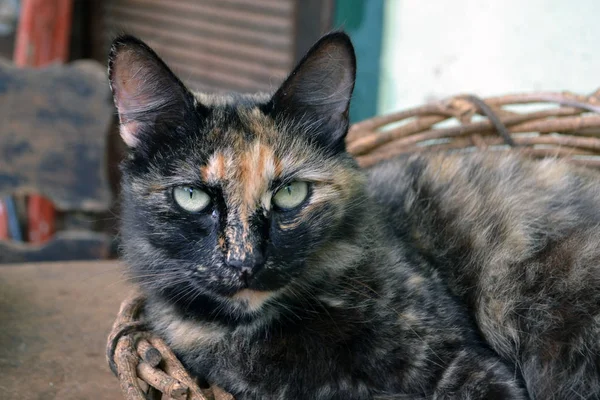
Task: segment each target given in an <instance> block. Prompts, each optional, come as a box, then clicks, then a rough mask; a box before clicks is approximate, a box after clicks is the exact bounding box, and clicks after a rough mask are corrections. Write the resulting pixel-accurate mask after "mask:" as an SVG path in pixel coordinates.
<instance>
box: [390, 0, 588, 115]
mask: <svg viewBox="0 0 600 400" xmlns="http://www.w3.org/2000/svg"><path fill="white" fill-rule="evenodd" d="M384 19H385V22H384V24H385V25H384V41H383V48H382V71H381V75H380V92H379V93H380V95H379V106H378V113H385V112H389V111H393V110H398V109H401V108H406V107H409V106H414V105H419V104H421V103H423V102H426V101H428V100H432V99H437V98H440V97H446V96H449V95H453V94H458V93H463V92H471V93H475V94H478V95H481V96H488V95H496V94H505V93H508V92H517V91H528V90H569V91H574V92H581V93H589V92H593V91H594V90H595V89H596V88H598V87H600V0H571V1H568V0H386V9H385V15H384Z"/></svg>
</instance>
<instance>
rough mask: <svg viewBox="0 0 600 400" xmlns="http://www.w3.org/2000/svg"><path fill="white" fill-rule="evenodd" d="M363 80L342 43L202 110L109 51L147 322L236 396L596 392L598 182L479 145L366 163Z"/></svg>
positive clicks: (142, 60) (128, 214)
mask: <svg viewBox="0 0 600 400" xmlns="http://www.w3.org/2000/svg"><path fill="white" fill-rule="evenodd" d="M353 79H354V58H353V54H352V49H351V46H350V44H349V42H348V39H347V38H346V37H345V36H344V35H341V34H334V35H331V36H328V37H325V38H324V39H322V40H321V41H320V42H319V43H317V45H315V47H314V48H313V49H312V50H311V51H310V52H309V54H308V55H307V57H306V58H305V59H304V60H303V61H302V62H301V64H300V65H299V67H297V68H296V70H295V71H294V72H293V73H292V74H291V75H290V77H289V78H288V80H287V81H286V82H285V83H284V84H283V85H282V87H281V88H280V89H279V90H278V91H277V92H276V93H275V94H274V95H273V96H272V97H271V96H266V97H260V96H252V97H248V96H233V97H212V98H211V97H207V96H202V95H198V96H195V97H194V96H193V95H192V94H191V93H190V92H189V91H187V89H185V88H184V87H183V85H182V84H181V83H180V82H179V81H178V80H177V78H175V76H174V75H173V74H172V73H171V72H170V71H169V70H168V69H167V67H166V66H165V65H164V64H163V63H162V62H161V61H160V60H159V59H158V58H157V57H156V55H154V53H153V52H152V51H151V50H149V49H148V48H147V47H145V46H144V45H143V44H141V43H139V42H138V41H136V40H135V39H132V38H127V37H126V38H122V39H120V40H118V41H117V42H115V45H114V47H113V54H112V56H111V83H112V88H113V92H114V93H115V103H116V105H117V108H118V110H119V116H120V120H121V133H122V136H123V138H124V140H125V142H126V143H127V144H128V145H129V147H130V148H131V152H130V155H129V157H128V159H127V160H126V161H125V162H124V164H123V170H124V184H123V242H124V250H125V258H126V260H127V263H128V264H129V266H130V274H131V276H132V277H134V278H136V280H137V282H138V283H139V284H140V286H141V287H142V289H143V290H144V291H145V293H146V294H147V296H148V305H147V307H146V313H145V314H146V317H147V318H148V320H149V322H150V323H151V325H152V326H153V327H154V329H155V331H156V332H157V333H159V334H160V335H162V336H163V337H165V338H166V339H167V341H168V342H169V344H170V345H171V346H172V348H173V349H174V350H175V351H176V353H177V354H178V356H179V357H180V358H181V359H182V361H183V362H184V364H185V365H186V367H187V368H188V369H189V370H190V371H192V372H193V373H194V374H196V375H198V376H199V377H201V378H204V379H206V380H207V381H208V382H209V383H211V384H216V385H219V386H221V387H223V388H224V389H225V390H227V391H230V392H231V393H232V394H234V395H235V396H236V398H237V399H238V400H243V399H282V400H285V399H290V400H292V399H317V400H320V399H388V398H394V399H430V398H432V399H433V398H435V399H444V398H448V399H450V398H459V399H473V400H475V399H525V398H527V394H526V391H525V390H524V388H525V387H526V388H527V390H528V391H529V396H530V398H533V399H552V398H555V399H571V398H573V399H579V398H584V399H594V398H598V397H599V396H600V384H599V379H600V372H599V371H598V369H599V368H600V367H599V363H600V361H599V357H600V356H599V354H598V353H599V351H600V343H598V340H599V339H598V338H599V337H600V334H599V329H600V320H599V319H600V317H599V311H598V308H600V307H598V304H599V303H600V268H599V266H598V265H599V264H598V263H597V262H596V258H597V257H596V254H597V252H598V250H597V244H598V240H597V239H598V238H600V234H596V233H595V229H596V230H597V228H598V222H600V213H598V212H597V211H598V210H599V209H600V194H599V193H600V189H599V187H600V185H598V180H597V179H596V178H595V176H594V175H593V174H592V173H589V172H585V171H583V170H576V169H575V168H571V167H568V166H567V165H565V164H562V163H559V162H545V164H536V163H533V162H530V161H525V160H523V159H521V158H520V157H517V156H511V157H506V156H504V157H503V156H497V155H483V154H473V155H468V156H463V157H461V156H448V157H440V156H430V157H424V156H423V157H413V158H404V159H402V160H397V161H393V162H389V163H386V164H384V165H381V166H379V167H375V168H373V169H372V170H370V171H368V172H365V171H361V170H360V169H359V168H358V167H357V166H356V164H355V163H354V161H353V160H352V159H351V158H350V157H349V156H348V155H347V154H346V153H345V151H344V144H343V140H344V137H345V134H346V131H347V108H348V102H349V98H350V94H351V91H352V85H353ZM182 193H183V195H182ZM182 196H183V197H182ZM599 232H600V231H599Z"/></svg>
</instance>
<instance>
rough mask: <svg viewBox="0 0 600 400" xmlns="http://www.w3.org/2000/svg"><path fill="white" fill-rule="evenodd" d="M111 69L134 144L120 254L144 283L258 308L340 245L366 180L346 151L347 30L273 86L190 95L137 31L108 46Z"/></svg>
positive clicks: (126, 168)
mask: <svg viewBox="0 0 600 400" xmlns="http://www.w3.org/2000/svg"><path fill="white" fill-rule="evenodd" d="M110 78H111V87H112V89H113V93H114V98H115V104H116V106H117V109H118V111H119V118H120V122H121V134H122V137H123V139H124V140H125V142H126V143H127V145H128V146H129V148H130V152H129V157H128V159H127V160H126V161H125V162H124V163H123V172H124V181H123V244H124V254H125V257H126V260H127V262H128V264H129V266H130V268H131V273H132V275H133V276H134V278H137V280H138V282H140V283H141V284H142V286H144V287H145V288H146V289H147V290H156V291H160V292H162V293H163V294H165V295H166V296H167V297H171V298H172V299H173V300H174V301H175V302H179V303H182V304H185V305H186V306H187V307H194V306H198V307H217V308H223V309H225V311H227V310H234V311H235V312H240V311H241V312H256V311H257V310H259V309H260V308H261V306H262V304H263V303H264V302H265V301H266V300H268V299H270V298H273V297H276V296H277V294H279V293H282V292H285V290H286V288H288V287H290V286H293V284H294V282H296V283H297V282H299V281H302V282H304V283H303V284H306V282H307V281H310V280H311V276H312V275H319V274H322V273H324V272H325V273H326V272H327V271H316V270H315V268H316V267H315V266H316V264H319V263H318V260H320V259H324V258H331V255H332V254H335V249H336V245H338V244H339V246H338V247H340V249H341V248H343V245H342V243H343V242H344V235H345V234H349V232H350V231H351V226H353V225H354V224H356V221H354V219H355V218H357V215H356V213H353V212H352V211H353V210H355V209H356V205H357V204H356V202H357V200H358V199H359V197H360V195H361V192H362V175H361V174H360V173H358V172H357V169H356V166H355V164H354V162H353V161H352V160H351V158H350V157H349V156H348V155H347V154H346V153H345V151H344V137H345V134H346V131H347V127H348V121H347V111H348V102H349V99H350V95H351V92H352V87H353V84H354V55H353V51H352V47H351V45H350V42H349V40H348V39H347V37H346V36H345V35H343V34H333V35H330V36H327V37H325V38H323V39H322V40H321V41H320V42H318V43H317V44H316V45H315V46H314V47H313V49H311V51H310V52H309V53H308V55H307V56H306V57H305V59H304V60H303V61H302V62H301V63H300V65H299V66H298V67H297V68H296V69H295V70H294V72H293V73H292V74H291V75H290V77H289V78H288V79H287V80H286V82H284V84H283V85H282V86H281V88H279V90H278V91H277V92H276V93H275V94H274V95H273V96H259V95H257V96H207V95H193V94H191V93H190V92H189V91H188V90H187V89H186V88H185V87H184V86H183V85H182V83H181V82H180V81H179V80H178V79H177V78H176V77H175V75H173V74H172V72H171V71H169V70H168V68H167V67H166V66H165V65H164V63H163V62H162V61H161V60H160V59H159V58H158V57H157V56H156V55H155V54H154V53H153V52H152V51H151V50H150V49H149V48H147V47H146V46H145V45H144V44H143V43H141V42H139V41H138V40H136V39H133V38H130V37H125V38H120V39H118V40H117V41H115V43H114V45H113V50H112V53H111V61H110ZM324 253H326V254H324ZM333 264H335V263H333ZM311 267H312V268H311ZM318 268H321V269H322V268H327V267H326V266H322V265H319V266H318ZM332 268H333V267H332Z"/></svg>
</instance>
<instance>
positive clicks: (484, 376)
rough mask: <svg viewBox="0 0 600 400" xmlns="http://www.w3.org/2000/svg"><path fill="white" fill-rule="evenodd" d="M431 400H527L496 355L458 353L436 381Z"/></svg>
mask: <svg viewBox="0 0 600 400" xmlns="http://www.w3.org/2000/svg"><path fill="white" fill-rule="evenodd" d="M433 399H434V400H450V399H452V400H509V399H510V400H526V399H529V396H528V395H527V392H526V391H525V389H524V388H523V387H522V384H521V383H520V382H519V379H518V378H517V377H516V374H515V373H514V372H513V371H511V370H510V369H509V368H508V367H507V366H506V365H505V364H504V362H502V361H501V360H499V359H498V358H497V357H496V356H495V355H493V354H490V353H487V352H484V351H480V352H475V353H474V352H472V351H468V350H466V349H465V350H461V351H459V352H458V353H457V354H456V357H455V358H454V360H452V362H451V363H450V364H449V365H448V367H447V368H446V370H445V371H444V373H443V375H442V377H441V379H440V380H439V381H438V383H437V385H436V388H435V391H434V396H433Z"/></svg>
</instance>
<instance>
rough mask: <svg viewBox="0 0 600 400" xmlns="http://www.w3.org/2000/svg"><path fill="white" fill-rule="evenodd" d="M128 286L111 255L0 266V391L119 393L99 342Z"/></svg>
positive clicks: (25, 398) (8, 396)
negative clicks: (88, 259) (93, 259)
mask: <svg viewBox="0 0 600 400" xmlns="http://www.w3.org/2000/svg"><path fill="white" fill-rule="evenodd" d="M129 290H130V288H129V287H128V286H126V285H125V283H124V281H123V277H122V275H121V266H120V265H119V264H118V263H114V262H87V263H83V262H76V263H44V264H19V265H5V266H0V399H2V400H39V399H45V400H53V399H56V400H58V399H60V400H80V399H94V400H116V399H120V398H122V397H121V394H120V391H119V385H118V381H117V379H115V377H114V376H113V375H112V373H111V372H110V370H109V368H108V366H107V365H106V360H105V356H104V346H105V344H106V337H107V336H108V332H109V331H110V327H111V324H112V322H113V320H114V318H115V315H116V313H117V311H118V309H119V303H120V302H121V300H122V299H123V297H124V293H127V292H128V291H129Z"/></svg>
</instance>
